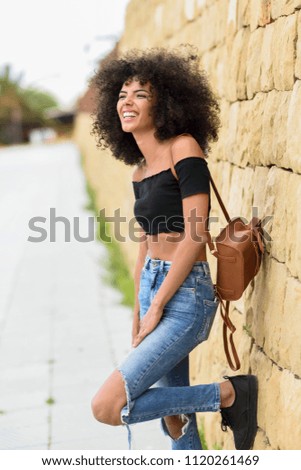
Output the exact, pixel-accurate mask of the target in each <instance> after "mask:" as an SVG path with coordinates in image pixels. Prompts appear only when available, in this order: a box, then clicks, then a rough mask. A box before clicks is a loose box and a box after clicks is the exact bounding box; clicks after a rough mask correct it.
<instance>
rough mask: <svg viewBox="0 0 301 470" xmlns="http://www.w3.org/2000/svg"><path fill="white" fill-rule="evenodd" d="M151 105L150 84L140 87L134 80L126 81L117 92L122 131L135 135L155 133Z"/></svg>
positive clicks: (152, 102)
mask: <svg viewBox="0 0 301 470" xmlns="http://www.w3.org/2000/svg"><path fill="white" fill-rule="evenodd" d="M153 105H154V97H153V92H152V87H151V84H150V82H147V83H145V84H144V85H142V84H141V83H140V82H139V80H137V79H135V78H134V79H130V80H128V81H126V82H125V83H124V84H123V86H122V88H121V90H120V92H119V99H118V103H117V112H118V115H119V119H120V122H121V127H122V130H123V131H124V132H132V133H133V134H136V135H137V134H141V133H142V132H149V131H155V125H154V120H153V116H152V108H153Z"/></svg>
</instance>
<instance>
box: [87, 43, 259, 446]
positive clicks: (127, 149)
mask: <svg viewBox="0 0 301 470" xmlns="http://www.w3.org/2000/svg"><path fill="white" fill-rule="evenodd" d="M94 84H95V86H96V88H97V90H98V102H97V110H96V113H95V121H94V127H93V132H94V134H95V135H96V136H97V137H98V144H99V145H100V146H103V147H109V148H110V149H111V151H112V153H113V155H114V156H115V157H116V158H117V159H119V160H122V161H124V163H125V164H127V165H134V164H135V165H136V166H135V169H134V172H133V189H134V193H135V198H136V201H135V207H134V213H135V216H136V219H137V221H138V222H139V225H140V227H141V237H140V239H139V255H138V259H137V263H136V268H135V290H136V295H135V297H136V300H135V307H134V317H133V328H132V346H133V348H132V350H131V351H130V353H129V355H128V356H127V357H126V358H125V359H124V361H123V362H122V363H121V364H120V365H119V367H118V368H117V369H116V370H115V371H114V372H113V373H112V374H111V375H110V376H109V377H108V379H107V380H106V381H105V383H104V384H103V385H102V387H101V388H100V390H99V391H98V392H97V393H96V395H95V397H94V398H93V400H92V409H93V413H94V416H95V418H96V419H97V420H98V421H100V422H102V423H106V424H110V425H121V424H125V425H126V426H127V427H128V430H129V444H130V429H129V425H130V424H133V423H138V422H142V421H146V420H151V419H156V418H161V423H162V427H163V430H164V432H165V433H166V434H167V435H169V436H170V438H171V442H172V449H186V450H187V449H201V443H200V439H199V435H198V430H197V425H196V416H195V413H196V412H198V411H221V414H222V428H223V429H224V430H225V429H226V428H227V426H229V427H230V428H231V429H232V430H233V433H234V441H235V447H236V448H237V449H249V448H250V447H251V446H252V445H253V441H254V438H255V435H256V429H257V420H256V407H257V382H256V378H255V377H254V376H252V375H243V376H236V377H225V379H226V380H225V381H223V382H222V383H220V384H219V383H212V384H207V385H197V386H189V358H188V355H189V353H190V352H191V351H192V350H193V349H194V348H195V346H197V344H199V343H200V342H202V341H204V340H206V339H207V337H208V335H209V332H210V329H211V326H212V322H213V320H214V316H215V313H216V310H217V307H218V299H217V298H216V296H215V292H214V287H213V284H212V280H211V275H210V269H209V264H208V262H207V259H206V231H207V229H208V226H207V222H208V216H209V211H210V185H209V171H208V168H207V162H206V158H207V157H206V154H207V153H208V149H209V142H210V141H213V140H216V138H217V130H218V127H219V118H218V112H219V106H218V103H217V101H216V98H215V97H214V95H213V93H212V91H211V89H210V86H209V84H208V81H207V79H206V76H205V75H204V73H203V72H200V70H199V61H198V57H197V56H196V55H195V54H192V53H191V52H190V51H189V50H188V52H187V50H186V49H184V50H182V51H173V52H171V51H167V50H165V49H162V48H157V49H150V50H148V51H138V50H134V51H130V52H129V53H127V54H126V55H125V56H124V57H122V58H121V59H118V60H111V61H108V62H106V63H105V64H104V65H103V67H102V68H101V70H100V71H99V72H98V73H97V74H96V77H95V82H94ZM154 384H156V387H152V388H150V387H151V386H152V385H154Z"/></svg>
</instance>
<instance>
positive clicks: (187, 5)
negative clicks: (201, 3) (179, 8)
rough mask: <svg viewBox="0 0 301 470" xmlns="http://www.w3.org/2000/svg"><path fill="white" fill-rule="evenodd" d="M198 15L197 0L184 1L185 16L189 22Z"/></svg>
mask: <svg viewBox="0 0 301 470" xmlns="http://www.w3.org/2000/svg"><path fill="white" fill-rule="evenodd" d="M196 14H197V5H196V0H184V15H185V18H186V20H187V21H192V20H194V18H195V16H196Z"/></svg>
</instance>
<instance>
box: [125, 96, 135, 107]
mask: <svg viewBox="0 0 301 470" xmlns="http://www.w3.org/2000/svg"><path fill="white" fill-rule="evenodd" d="M125 103H126V104H129V105H132V104H133V97H132V96H130V95H128V96H127V97H126V98H125Z"/></svg>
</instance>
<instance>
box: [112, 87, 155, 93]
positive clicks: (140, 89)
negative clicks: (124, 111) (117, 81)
mask: <svg viewBox="0 0 301 470" xmlns="http://www.w3.org/2000/svg"><path fill="white" fill-rule="evenodd" d="M139 91H144V92H145V93H148V94H150V92H149V91H148V90H145V89H144V88H139V90H134V93H139ZM119 93H125V94H127V91H125V90H121V91H120V92H119Z"/></svg>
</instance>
